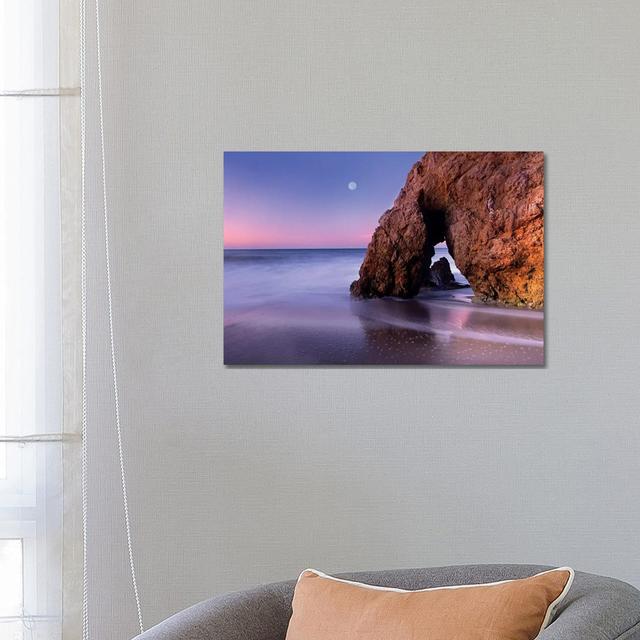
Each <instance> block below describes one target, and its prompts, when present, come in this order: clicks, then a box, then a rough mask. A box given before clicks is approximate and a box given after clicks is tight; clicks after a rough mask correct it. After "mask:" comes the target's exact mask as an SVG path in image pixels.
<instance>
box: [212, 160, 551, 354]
mask: <svg viewBox="0 0 640 640" xmlns="http://www.w3.org/2000/svg"><path fill="white" fill-rule="evenodd" d="M224 362H225V364H227V365H438V366H463V365H484V366H489V365H503V366H505V365H528V366H532V365H533V366H535V365H538V366H540V365H544V155H543V153H542V152H537V151H525V152H458V151H455V152H423V151H418V152H395V151H394V152H248V151H238V152H235V151H233V152H225V154H224Z"/></svg>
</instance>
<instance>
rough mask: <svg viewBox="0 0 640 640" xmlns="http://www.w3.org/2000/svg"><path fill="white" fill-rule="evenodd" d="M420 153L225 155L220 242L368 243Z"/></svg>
mask: <svg viewBox="0 0 640 640" xmlns="http://www.w3.org/2000/svg"><path fill="white" fill-rule="evenodd" d="M423 153H424V152H422V151H420V152H386V151H385V152H355V153H352V152H343V153H333V152H330V153H324V152H244V151H238V152H236V151H233V152H225V154H224V246H225V248H226V249H275V248H348V247H366V246H367V244H368V243H369V240H370V239H371V234H372V232H373V230H374V229H375V227H376V225H377V223H378V218H379V217H380V216H381V215H382V214H383V213H384V212H385V211H386V210H387V209H388V208H389V207H390V206H391V204H392V202H393V200H394V199H395V197H396V196H397V195H398V192H399V191H400V189H401V188H402V186H403V185H404V182H405V179H406V177H407V174H408V173H409V170H410V169H411V167H412V166H413V164H414V163H415V162H416V161H417V160H419V159H420V158H421V157H422V155H423Z"/></svg>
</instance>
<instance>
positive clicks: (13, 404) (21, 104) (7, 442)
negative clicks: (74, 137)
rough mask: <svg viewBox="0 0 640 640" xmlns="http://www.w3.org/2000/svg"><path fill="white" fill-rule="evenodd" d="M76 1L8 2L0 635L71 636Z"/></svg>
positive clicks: (1, 120) (0, 234)
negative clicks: (68, 20) (69, 335)
mask: <svg viewBox="0 0 640 640" xmlns="http://www.w3.org/2000/svg"><path fill="white" fill-rule="evenodd" d="M72 4H73V2H69V1H68V0H60V2H57V1H54V0H20V1H19V2H3V3H1V5H0V54H1V56H0V90H2V92H3V95H2V96H1V97H0V140H2V144H1V145H0V640H45V639H46V640H59V639H60V638H62V629H63V602H64V599H65V596H64V584H63V563H64V560H65V553H67V552H66V551H65V549H66V542H65V535H66V534H65V526H64V524H65V523H64V518H63V512H64V505H65V499H66V497H63V458H64V457H65V456H66V455H67V454H66V453H65V447H63V443H65V442H67V441H69V442H75V441H77V440H78V438H77V436H74V437H69V436H68V434H67V433H65V431H69V428H67V429H65V426H67V427H70V426H71V427H73V425H64V422H65V421H64V420H63V415H64V413H65V409H64V403H63V395H64V387H65V384H67V383H66V382H64V380H65V379H66V378H67V377H68V374H69V373H71V378H73V370H70V369H68V368H67V367H64V371H65V376H64V377H63V360H64V358H63V353H64V349H63V347H64V335H65V334H64V331H63V303H62V300H63V295H62V291H63V284H64V283H63V255H62V249H61V247H62V246H63V242H62V227H63V216H64V215H65V208H66V207H67V204H65V203H68V202H69V200H70V198H69V194H70V193H71V194H75V193H76V192H77V187H76V185H75V184H71V183H70V182H69V179H68V176H66V173H65V163H66V162H68V160H66V159H65V154H64V153H62V147H63V144H65V145H66V144H67V142H68V141H64V142H63V143H61V131H62V130H63V129H65V130H66V124H68V123H67V122H66V119H67V118H68V117H69V114H70V111H69V109H68V107H67V106H65V105H64V104H63V100H77V96H76V95H75V94H74V92H73V91H71V92H69V91H68V90H66V89H64V90H62V91H61V90H60V84H61V82H60V80H61V76H62V75H64V73H66V71H64V65H63V62H64V61H63V60H62V56H60V55H59V33H60V24H61V22H60V21H61V20H62V19H63V18H64V16H65V15H66V14H65V11H68V10H69V9H71V5H72ZM62 5H64V6H65V9H64V10H63V9H62V8H61V7H62ZM65 135H67V134H65ZM63 190H64V191H65V194H64V195H63V194H62V191H63ZM75 197H76V196H75V195H73V197H72V199H73V198H75ZM65 240H67V239H65ZM63 382H64V384H63ZM71 384H76V381H75V380H71ZM72 430H73V429H72ZM65 491H66V489H65ZM74 535H75V534H74ZM76 551H77V549H76ZM64 569H65V573H67V571H68V567H67V566H65V567H64ZM68 637H72V636H71V635H69V636H68Z"/></svg>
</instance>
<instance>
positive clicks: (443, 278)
mask: <svg viewBox="0 0 640 640" xmlns="http://www.w3.org/2000/svg"><path fill="white" fill-rule="evenodd" d="M426 284H427V286H430V287H435V288H436V289H449V288H455V286H456V279H455V278H454V277H453V273H451V265H450V264H449V261H448V260H447V259H446V258H445V257H444V256H443V257H442V258H440V260H436V261H435V262H434V263H433V264H432V265H431V267H430V269H429V274H428V276H427V281H426Z"/></svg>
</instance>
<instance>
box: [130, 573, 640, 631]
mask: <svg viewBox="0 0 640 640" xmlns="http://www.w3.org/2000/svg"><path fill="white" fill-rule="evenodd" d="M549 568H550V567H541V566H535V565H463V566H454V567H437V568H431V569H400V570H397V571H373V572H366V573H350V574H342V575H341V577H343V578H347V579H351V580H357V581H359V582H365V583H368V584H375V585H380V586H388V587H398V588H401V589H426V588H428V587H440V586H445V585H457V584H470V583H480V582H496V581H498V580H509V579H512V578H525V577H527V576H531V575H533V574H535V573H539V572H541V571H544V570H546V569H549ZM294 586H295V581H293V580H292V581H289V582H277V583H274V584H267V585H264V586H261V587H257V588H255V589H251V590H249V591H241V592H238V593H230V594H226V595H222V596H218V597H216V598H212V599H211V600H206V601H205V602H201V603H200V604H197V605H195V606H193V607H190V608H189V609H185V610H184V611H182V612H180V613H177V614H176V615H174V616H172V617H171V618H169V619H168V620H165V621H164V622H161V623H160V624H159V625H157V626H155V627H153V628H152V629H149V630H148V631H146V632H145V633H143V634H142V635H140V636H138V639H137V640H284V637H285V635H286V631H287V624H288V622H289V617H290V615H291V598H292V595H293V588H294ZM539 639H540V640H614V639H615V640H640V591H638V590H637V589H635V588H634V587H632V586H631V585H629V584H626V583H625V582H620V581H619V580H614V579H613V578H604V577H601V576H596V575H592V574H589V573H580V572H576V577H575V581H574V583H573V586H572V587H571V590H570V591H569V594H568V596H567V597H566V599H565V600H564V601H563V603H562V604H561V606H560V607H559V609H558V613H557V615H556V618H555V620H554V621H553V622H552V624H551V625H550V626H549V627H548V628H547V629H546V630H545V631H543V632H542V633H541V634H540V636H539ZM327 640H330V638H328V639H327Z"/></svg>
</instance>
